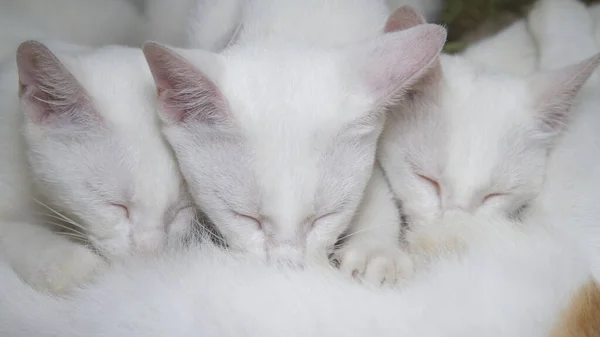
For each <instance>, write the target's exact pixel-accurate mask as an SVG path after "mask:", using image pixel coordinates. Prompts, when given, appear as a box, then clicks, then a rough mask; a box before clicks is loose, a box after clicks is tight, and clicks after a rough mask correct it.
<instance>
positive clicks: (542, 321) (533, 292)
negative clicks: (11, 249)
mask: <svg viewBox="0 0 600 337" xmlns="http://www.w3.org/2000/svg"><path fill="white" fill-rule="evenodd" d="M461 218H462V217H461ZM461 218H458V219H457V218H454V220H453V221H448V222H445V223H444V224H440V226H441V227H445V226H448V227H450V228H451V229H452V230H451V232H452V233H461V234H460V235H461V239H462V240H464V243H465V244H466V245H467V246H468V249H467V250H466V251H465V253H464V255H462V256H461V257H453V256H450V257H447V258H444V259H442V260H439V261H438V262H434V264H433V265H431V268H430V269H428V270H427V271H425V272H424V273H423V274H420V275H419V276H418V277H417V278H416V279H415V280H414V282H412V283H409V284H407V285H406V287H405V288H404V289H403V290H402V291H401V292H400V291H393V290H389V289H370V288H367V287H364V286H360V285H357V284H354V283H353V282H349V281H348V280H345V279H343V278H340V276H339V274H336V273H331V272H329V273H328V272H327V271H326V270H320V269H318V268H312V267H307V268H306V269H305V270H303V271H299V270H289V269H283V270H278V269H275V268H272V267H268V266H265V265H264V264H262V263H257V262H256V261H252V260H249V259H247V258H246V259H244V258H236V257H234V256H232V255H230V254H229V253H225V252H222V251H219V250H215V249H211V248H210V247H205V248H204V249H198V250H193V251H190V252H187V253H185V254H179V255H173V256H164V257H163V258H160V259H158V260H156V259H153V260H151V261H139V262H137V263H129V264H125V265H123V266H122V267H117V268H115V269H114V270H110V271H108V273H107V274H106V275H104V276H103V277H101V278H100V279H99V280H98V281H97V282H96V283H94V284H92V285H90V286H88V287H86V288H84V289H81V290H79V291H78V292H76V293H75V294H73V295H72V296H70V297H69V298H65V299H56V298H52V297H49V296H46V295H44V294H40V293H37V292H35V291H32V290H31V289H30V288H29V287H25V286H23V284H21V283H20V282H19V280H18V279H17V278H16V277H15V275H14V274H13V273H12V271H11V270H10V268H7V267H6V265H1V264H0V282H1V284H2V287H0V335H2V336H15V337H20V336H39V337H43V336H64V337H71V336H88V335H93V336H97V337H109V336H110V337H124V336H127V337H136V336H144V337H154V336H156V337H158V336H173V337H192V336H199V335H202V336H211V337H226V336H244V337H246V336H248V337H250V336H262V337H264V336H290V337H294V336H316V337H319V336H352V337H354V336H356V337H358V336H383V337H386V336H390V337H391V336H407V337H417V336H420V337H434V336H446V337H459V336H460V337H479V336H490V337H496V336H497V337H500V336H503V337H506V336H511V337H521V336H531V337H542V336H543V337H546V336H549V335H550V330H551V329H553V328H554V327H555V326H556V325H557V323H558V319H560V318H561V317H562V314H563V310H564V309H566V308H567V306H568V305H569V302H570V299H571V298H572V296H573V295H574V294H575V292H576V291H577V290H578V288H580V287H581V286H582V285H584V284H586V282H587V281H588V280H589V277H590V273H589V266H588V264H587V262H586V261H585V259H582V258H581V256H580V255H579V252H578V250H577V247H576V246H571V245H570V244H569V243H567V242H565V241H564V240H562V238H561V237H560V236H557V235H554V234H553V233H552V232H550V231H548V230H546V229H545V228H540V226H538V225H534V226H532V227H524V228H522V229H517V228H519V227H517V226H515V225H514V224H513V223H511V222H506V221H492V220H477V219H468V218H467V219H461ZM521 231H522V232H521ZM559 336H562V335H559Z"/></svg>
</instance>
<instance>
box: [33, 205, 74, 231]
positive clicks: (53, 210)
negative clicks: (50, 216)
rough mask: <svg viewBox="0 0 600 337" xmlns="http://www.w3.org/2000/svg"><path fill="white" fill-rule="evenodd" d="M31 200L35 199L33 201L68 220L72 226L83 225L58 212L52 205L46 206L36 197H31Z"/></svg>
mask: <svg viewBox="0 0 600 337" xmlns="http://www.w3.org/2000/svg"><path fill="white" fill-rule="evenodd" d="M33 201H35V202H37V203H38V204H40V205H41V206H43V207H45V208H47V209H48V210H49V211H50V212H52V213H54V214H56V215H58V216H59V217H61V219H62V220H63V221H66V222H68V223H70V224H72V225H74V226H79V227H81V228H83V226H81V225H80V224H78V223H77V222H76V221H74V220H72V219H70V218H69V217H67V216H66V215H64V214H62V213H60V212H58V211H57V210H55V209H54V208H52V207H50V206H48V205H46V204H44V203H43V202H41V201H39V200H37V199H36V198H33Z"/></svg>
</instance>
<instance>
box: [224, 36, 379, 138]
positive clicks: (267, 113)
mask: <svg viewBox="0 0 600 337" xmlns="http://www.w3.org/2000/svg"><path fill="white" fill-rule="evenodd" d="M226 62H227V67H226V68H225V69H226V70H225V71H224V74H223V77H222V78H221V79H220V81H219V85H220V88H221V90H222V92H223V94H224V95H225V97H227V99H228V101H229V103H230V105H231V106H230V107H231V109H232V113H233V114H234V115H236V117H237V118H239V121H240V124H241V127H242V128H243V127H244V125H248V124H250V125H251V127H252V128H255V127H257V126H258V127H260V126H264V127H265V128H270V127H272V126H273V124H275V125H280V124H283V123H286V124H287V125H293V126H294V128H296V129H297V128H299V127H300V128H301V127H303V126H304V127H310V126H316V125H318V126H319V128H320V129H322V130H324V129H328V128H329V127H331V126H339V125H343V124H344V121H345V122H349V121H351V120H353V119H355V118H357V117H358V116H359V115H360V114H361V113H364V111H361V109H367V107H369V106H370V105H371V104H372V101H371V100H370V99H369V98H368V97H367V96H366V95H360V94H359V93H358V90H354V92H356V94H353V95H351V94H350V93H351V90H352V89H353V87H352V85H358V84H356V83H352V82H351V81H347V80H345V75H346V74H345V73H344V71H343V70H342V69H343V67H342V62H343V60H342V56H341V53H338V52H336V51H333V50H332V51H323V50H315V49H309V48H298V47H293V46H290V45H287V46H273V45H270V46H265V47H264V48H263V47H262V46H261V47H255V48H248V47H246V48H240V49H235V48H233V49H232V50H230V51H229V52H228V54H227V59H226ZM257 74H260V75H258V76H257ZM354 92H353V93H354ZM345 105H347V106H352V107H353V109H348V110H346V109H344V106H345Z"/></svg>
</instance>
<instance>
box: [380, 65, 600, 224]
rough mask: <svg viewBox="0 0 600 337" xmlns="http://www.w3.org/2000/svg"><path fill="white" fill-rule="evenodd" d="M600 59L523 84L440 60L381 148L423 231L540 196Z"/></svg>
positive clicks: (394, 119) (509, 210)
mask: <svg viewBox="0 0 600 337" xmlns="http://www.w3.org/2000/svg"><path fill="white" fill-rule="evenodd" d="M599 62H600V56H595V57H593V58H590V59H587V60H585V61H582V62H581V63H579V64H577V65H574V66H571V67H567V68H564V69H562V70H560V71H556V72H551V73H541V74H536V75H533V76H529V77H519V76H515V75H511V74H508V73H503V72H501V71H497V70H494V69H491V68H486V67H485V66H482V65H478V64H473V63H472V62H469V61H468V60H465V59H464V58H462V57H460V56H446V55H442V57H441V58H440V65H439V67H438V68H437V69H436V70H435V71H434V72H432V73H431V74H430V76H429V77H428V78H426V81H423V83H422V85H421V87H420V88H418V89H416V90H414V92H413V93H412V95H411V99H410V100H407V101H405V102H403V103H402V104H401V105H400V106H399V108H398V111H396V112H395V113H394V114H392V116H391V117H390V118H389V119H388V125H387V128H386V130H385V132H384V136H383V138H382V141H381V148H380V156H379V160H380V162H381V164H382V166H383V168H384V170H385V171H386V175H387V177H388V179H389V181H390V184H391V186H392V189H393V191H394V193H395V195H396V196H397V197H398V198H399V199H400V200H401V201H402V202H403V208H404V211H405V213H406V215H407V216H408V217H409V218H410V221H411V222H412V225H414V226H415V229H416V228H419V227H422V226H427V225H428V224H429V223H430V222H431V221H432V220H434V219H436V218H437V217H439V216H441V215H442V214H443V213H444V212H446V211H448V210H452V209H462V210H465V211H468V212H473V213H479V212H483V213H502V214H507V215H513V214H515V212H517V211H519V209H520V208H521V207H522V206H523V205H525V204H526V203H527V202H529V201H530V200H531V199H533V198H534V197H535V196H536V195H537V194H538V193H539V191H540V189H541V187H542V184H543V181H544V176H545V169H546V163H547V156H548V152H549V151H551V150H552V149H553V147H554V144H555V142H556V141H557V139H558V137H559V136H560V135H561V133H562V131H563V129H564V126H565V125H566V124H567V123H568V121H569V117H570V114H569V108H570V106H571V105H572V103H573V102H574V99H575V96H576V94H577V92H578V91H579V89H580V88H581V86H582V85H583V83H584V82H585V81H586V80H587V79H588V77H589V76H590V75H591V73H592V72H593V70H594V69H595V68H596V67H597V65H598V63H599Z"/></svg>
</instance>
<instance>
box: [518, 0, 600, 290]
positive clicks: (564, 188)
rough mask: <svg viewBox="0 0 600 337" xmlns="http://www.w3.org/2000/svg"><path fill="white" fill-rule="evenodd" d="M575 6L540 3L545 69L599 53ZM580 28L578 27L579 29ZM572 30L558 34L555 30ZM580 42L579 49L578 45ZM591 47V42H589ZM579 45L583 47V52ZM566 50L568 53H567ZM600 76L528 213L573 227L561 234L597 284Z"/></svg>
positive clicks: (537, 30) (588, 88)
mask: <svg viewBox="0 0 600 337" xmlns="http://www.w3.org/2000/svg"><path fill="white" fill-rule="evenodd" d="M582 7H583V6H581V4H579V3H578V2H575V1H572V2H571V1H566V0H565V1H563V0H561V1H556V3H553V2H544V3H541V2H540V3H539V4H538V5H537V6H536V7H535V8H534V10H533V11H532V13H531V15H530V17H529V24H530V25H531V26H532V27H531V31H532V32H533V33H534V36H535V38H536V40H537V41H539V42H538V45H539V48H540V55H542V58H541V60H540V68H541V69H542V70H553V69H556V68H560V67H562V66H563V65H564V64H565V63H572V62H575V61H577V60H580V59H582V58H585V57H588V56H589V55H591V54H594V53H597V52H599V51H600V47H599V45H598V44H596V43H594V40H595V37H594V35H593V34H594V33H593V31H591V30H590V28H591V27H590V25H589V24H588V23H589V19H586V15H587V14H586V13H585V12H584V11H582ZM586 20H587V23H586ZM575 22H576V23H575ZM560 26H562V27H569V31H564V32H561V33H560V34H557V31H556V27H560ZM575 41H577V42H578V44H577V47H576V46H575V44H574V42H575ZM586 41H587V42H586ZM579 43H584V45H582V46H579ZM565 50H569V51H568V52H565ZM598 80H599V78H598V72H596V73H595V74H594V75H593V76H592V78H590V80H589V81H588V82H586V84H585V86H584V87H583V88H582V90H581V93H580V94H579V98H578V103H577V105H576V106H575V107H574V110H573V114H574V115H575V116H576V117H575V118H573V120H572V121H571V122H570V124H569V129H568V132H566V133H565V135H564V136H563V138H562V139H561V141H560V143H558V144H557V146H556V149H555V150H554V151H553V152H552V155H551V157H550V159H549V162H548V170H547V175H546V182H545V183H544V187H543V189H542V191H541V193H540V195H539V197H538V198H536V200H534V202H533V203H532V205H531V206H530V208H529V211H528V212H527V214H528V216H529V217H535V218H538V217H540V216H543V217H546V218H548V219H556V220H557V221H559V222H564V220H566V219H567V220H568V221H569V226H568V227H566V228H561V230H562V231H561V232H562V233H563V235H565V236H567V237H574V238H575V239H576V240H577V241H578V242H579V246H580V247H581V248H582V249H584V250H585V251H587V253H588V256H590V258H591V260H592V263H593V265H594V269H593V270H594V271H595V272H596V274H595V276H596V279H598V277H600V251H599V248H600V226H598V224H599V223H600V210H599V209H598V200H600V179H599V178H598V172H600V161H599V158H600V133H598V125H600V113H599V112H600V97H599V96H598V90H600V82H599V81H598Z"/></svg>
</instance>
